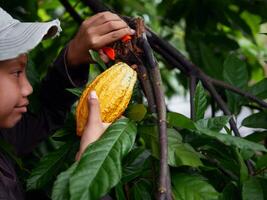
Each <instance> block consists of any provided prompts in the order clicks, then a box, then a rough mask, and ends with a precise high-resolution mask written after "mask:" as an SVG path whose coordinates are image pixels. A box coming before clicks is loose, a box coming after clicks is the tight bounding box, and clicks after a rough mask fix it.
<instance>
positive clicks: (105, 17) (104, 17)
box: [86, 12, 122, 27]
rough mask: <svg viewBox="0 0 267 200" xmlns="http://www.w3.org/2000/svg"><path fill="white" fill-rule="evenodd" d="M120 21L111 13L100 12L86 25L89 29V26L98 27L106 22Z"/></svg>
mask: <svg viewBox="0 0 267 200" xmlns="http://www.w3.org/2000/svg"><path fill="white" fill-rule="evenodd" d="M121 20H122V19H121V18H120V17H119V16H118V15H116V14H113V13H111V12H102V13H98V14H96V15H95V16H94V18H91V19H90V20H89V21H88V22H87V23H86V25H87V26H88V27H89V26H91V25H94V26H98V25H100V24H104V23H106V22H108V21H121Z"/></svg>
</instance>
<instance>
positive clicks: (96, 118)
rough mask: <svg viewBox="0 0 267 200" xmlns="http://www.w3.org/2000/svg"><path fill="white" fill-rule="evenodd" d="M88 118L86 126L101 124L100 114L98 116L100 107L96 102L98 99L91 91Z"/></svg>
mask: <svg viewBox="0 0 267 200" xmlns="http://www.w3.org/2000/svg"><path fill="white" fill-rule="evenodd" d="M88 104H89V105H88V106H89V116H88V122H87V123H88V126H90V125H91V124H95V123H99V122H101V114H100V105H99V102H98V97H97V94H96V92H95V91H91V92H90V95H89V101H88Z"/></svg>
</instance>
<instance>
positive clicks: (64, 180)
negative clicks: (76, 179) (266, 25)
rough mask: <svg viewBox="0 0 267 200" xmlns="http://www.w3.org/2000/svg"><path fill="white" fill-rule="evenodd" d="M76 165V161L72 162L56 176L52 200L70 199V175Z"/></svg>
mask: <svg viewBox="0 0 267 200" xmlns="http://www.w3.org/2000/svg"><path fill="white" fill-rule="evenodd" d="M77 165H78V162H75V163H73V165H72V166H71V167H70V168H69V169H67V170H66V171H64V172H61V173H60V174H59V175H58V176H57V180H56V181H55V182H54V185H53V190H52V200H68V199H70V192H69V187H70V182H69V181H70V176H71V174H72V173H73V172H74V170H75V169H76V167H77Z"/></svg>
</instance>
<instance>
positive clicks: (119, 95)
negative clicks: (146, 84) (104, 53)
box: [76, 62, 137, 136]
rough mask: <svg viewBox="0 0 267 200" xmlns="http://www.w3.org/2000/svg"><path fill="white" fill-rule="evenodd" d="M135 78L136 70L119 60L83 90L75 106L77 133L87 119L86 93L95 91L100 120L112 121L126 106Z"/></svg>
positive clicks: (79, 132)
mask: <svg viewBox="0 0 267 200" xmlns="http://www.w3.org/2000/svg"><path fill="white" fill-rule="evenodd" d="M136 79H137V74H136V72H135V71H134V70H133V69H132V68H131V67H129V66H128V65H127V64H126V63H122V62H119V63H117V64H115V65H113V66H112V67H110V68H109V69H107V70H106V71H104V72H103V73H101V74H100V75H98V76H97V77H96V78H95V79H94V81H93V82H92V83H91V84H89V85H88V86H87V87H86V89H85V90H84V91H83V93H82V95H81V97H80V99H79V102H78V105H77V108H76V123H77V135H79V136H81V135H82V133H83V131H84V127H85V125H86V123H87V121H88V114H89V112H90V111H89V107H88V100H87V99H88V95H89V93H90V92H91V91H92V90H95V91H96V94H97V96H98V101H99V104H100V110H101V119H102V122H106V123H112V122H113V121H115V120H116V119H117V118H119V117H120V116H121V115H122V113H123V112H124V111H125V109H126V108H127V106H128V104H129V101H130V99H131V96H132V92H133V87H134V84H135V82H136Z"/></svg>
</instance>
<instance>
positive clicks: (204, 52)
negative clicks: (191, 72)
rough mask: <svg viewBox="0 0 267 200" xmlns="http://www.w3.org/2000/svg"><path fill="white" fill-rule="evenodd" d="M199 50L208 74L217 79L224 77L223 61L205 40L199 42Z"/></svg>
mask: <svg viewBox="0 0 267 200" xmlns="http://www.w3.org/2000/svg"><path fill="white" fill-rule="evenodd" d="M199 50H200V54H201V59H202V62H203V65H204V70H205V71H206V72H207V74H209V75H211V76H212V77H215V78H217V79H222V62H221V61H220V59H218V57H217V56H216V55H215V53H214V52H213V51H212V49H211V48H210V47H209V46H207V45H206V44H205V43H203V42H199Z"/></svg>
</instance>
